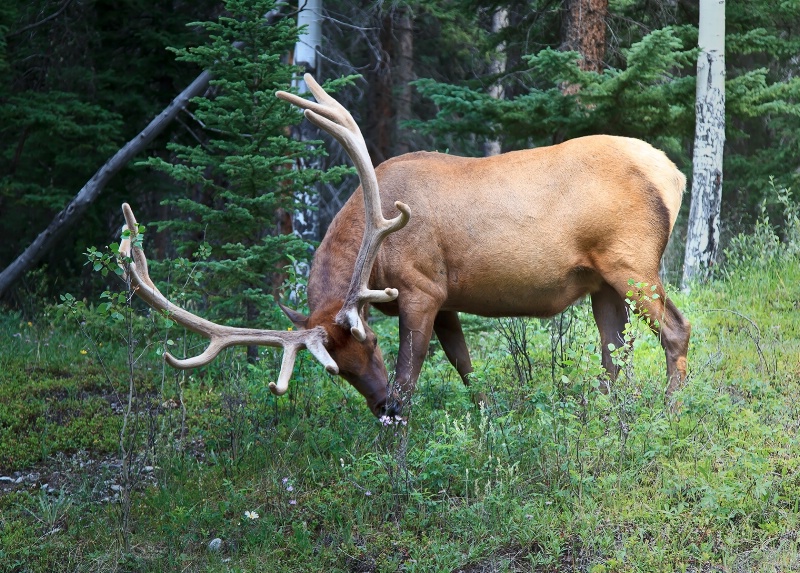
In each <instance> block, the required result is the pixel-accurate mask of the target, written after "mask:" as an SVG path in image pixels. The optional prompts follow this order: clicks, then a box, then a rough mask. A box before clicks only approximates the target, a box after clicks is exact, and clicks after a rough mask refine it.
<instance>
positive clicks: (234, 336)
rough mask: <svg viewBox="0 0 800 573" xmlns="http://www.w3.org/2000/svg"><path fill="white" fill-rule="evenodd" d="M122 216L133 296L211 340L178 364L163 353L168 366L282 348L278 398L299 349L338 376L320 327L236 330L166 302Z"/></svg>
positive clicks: (129, 215) (130, 223) (128, 216)
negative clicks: (234, 349) (242, 348)
mask: <svg viewBox="0 0 800 573" xmlns="http://www.w3.org/2000/svg"><path fill="white" fill-rule="evenodd" d="M122 213H123V214H124V215H125V222H126V223H127V224H126V227H127V229H128V230H129V231H130V233H129V237H127V238H124V239H123V240H122V242H121V243H120V247H119V251H120V254H122V255H123V256H125V257H130V258H131V261H130V262H129V263H128V264H127V269H126V270H127V276H128V277H129V278H130V282H131V285H132V287H133V289H134V292H136V294H137V295H139V297H140V298H141V299H142V300H144V301H145V302H146V303H147V304H149V305H150V306H151V307H153V308H155V309H156V310H160V311H161V312H163V313H165V314H166V315H167V316H169V318H170V319H171V320H173V321H175V322H177V323H178V324H180V325H181V326H183V327H185V328H187V329H188V330H191V331H192V332H196V333H197V334H200V335H202V336H205V337H206V338H209V339H210V340H211V342H210V343H209V345H208V348H206V350H205V352H203V353H202V354H200V355H199V356H195V357H194V358H186V359H183V360H180V359H178V358H175V357H174V356H172V354H170V353H168V352H165V353H164V359H165V360H166V361H167V363H168V364H169V365H170V366H172V367H173V368H180V369H183V370H185V369H187V368H196V367H198V366H204V365H206V364H208V363H209V362H211V361H212V360H214V358H216V357H217V355H218V354H219V353H220V352H221V351H222V350H224V349H225V348H227V347H229V346H234V345H242V344H244V345H254V344H255V345H260V346H282V347H283V360H282V361H281V373H280V375H279V376H278V383H277V384H276V383H274V382H270V383H269V389H270V390H271V391H272V393H273V394H276V395H278V396H280V395H281V394H284V393H285V392H286V390H288V389H289V379H290V378H291V376H292V369H293V368H294V362H295V358H296V357H297V351H298V350H300V349H302V348H307V349H308V350H309V351H310V352H311V354H313V355H314V357H315V358H316V359H317V360H319V361H320V363H321V364H322V365H323V366H324V367H325V370H327V371H328V372H330V373H331V374H338V373H339V367H338V366H337V365H336V362H334V360H333V358H331V355H330V354H328V351H327V350H326V349H325V342H326V340H327V334H326V333H325V329H324V328H323V327H321V326H318V327H316V328H312V329H310V330H296V331H281V330H260V329H255V328H237V327H233V326H225V325H222V324H217V323H215V322H211V321H210V320H206V319H204V318H201V317H199V316H197V315H196V314H192V313H191V312H189V311H187V310H184V309H183V308H181V307H179V306H175V305H174V304H172V303H171V302H169V300H167V298H166V297H165V296H164V295H163V294H161V292H160V291H159V290H158V289H157V288H156V286H155V285H154V284H153V281H152V280H150V275H149V273H148V271H147V258H146V257H145V255H144V251H143V250H142V249H141V247H139V246H138V245H137V241H136V237H137V235H138V225H137V223H136V218H135V217H134V216H133V211H132V210H131V207H130V205H128V204H127V203H123V204H122Z"/></svg>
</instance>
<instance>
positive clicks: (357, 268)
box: [123, 75, 690, 416]
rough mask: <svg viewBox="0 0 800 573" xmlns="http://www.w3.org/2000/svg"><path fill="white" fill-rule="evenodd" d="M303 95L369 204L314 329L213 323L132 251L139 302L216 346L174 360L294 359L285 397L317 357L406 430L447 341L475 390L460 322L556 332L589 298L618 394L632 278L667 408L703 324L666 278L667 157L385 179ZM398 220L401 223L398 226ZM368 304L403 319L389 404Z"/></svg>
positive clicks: (612, 146) (590, 145)
mask: <svg viewBox="0 0 800 573" xmlns="http://www.w3.org/2000/svg"><path fill="white" fill-rule="evenodd" d="M305 80H306V83H307V85H308V86H309V88H310V89H311V91H312V93H313V95H314V97H315V98H316V100H317V102H318V103H315V102H312V101H309V100H305V99H302V98H300V97H298V96H296V95H292V94H289V93H286V92H282V91H281V92H277V94H276V95H277V96H278V97H279V98H281V99H284V100H287V101H289V102H291V103H293V104H295V105H297V106H299V107H301V108H304V109H305V110H306V111H305V116H306V117H307V118H308V119H309V120H310V121H311V122H313V123H314V124H316V125H317V126H319V127H320V128H321V129H323V130H325V131H327V132H328V133H330V134H331V135H333V136H334V137H335V138H336V139H337V140H338V141H339V142H340V143H341V144H342V146H343V147H344V148H345V150H346V151H347V153H348V155H349V156H350V157H351V159H352V160H353V163H354V164H355V166H356V170H357V172H358V175H359V178H360V180H361V188H362V191H363V193H355V194H353V196H352V197H351V198H350V199H349V200H348V201H347V203H346V204H345V205H344V207H342V209H341V211H340V212H339V213H338V214H337V215H336V217H335V218H334V220H333V222H332V224H331V225H330V227H329V229H328V232H327V233H326V235H325V237H324V239H323V240H322V243H321V244H320V246H319V248H318V249H317V251H316V254H315V256H314V261H313V264H312V267H311V273H310V276H309V279H308V305H309V308H310V314H309V316H304V315H302V314H300V313H298V312H296V311H293V310H290V309H288V308H286V307H284V306H283V305H281V308H282V309H283V311H284V312H285V313H286V315H287V316H288V317H289V319H290V320H291V321H292V322H293V323H294V325H295V326H296V327H297V328H298V330H297V331H292V332H281V331H269V330H257V329H245V328H232V327H226V326H220V325H217V324H215V323H212V322H209V321H207V320H204V319H202V318H200V317H198V316H195V315H193V314H191V313H189V312H187V311H185V310H183V309H180V308H177V307H175V306H174V305H172V304H170V303H169V301H168V300H167V299H166V298H164V296H163V295H161V293H159V292H158V289H156V288H155V286H154V285H153V283H152V281H151V280H150V278H149V276H148V275H147V264H146V260H145V257H144V253H143V252H142V250H141V248H139V247H138V246H137V245H136V241H135V240H126V241H124V250H125V252H131V255H132V261H133V262H132V263H131V264H130V265H129V276H130V277H131V281H132V283H133V285H134V288H135V289H136V292H137V293H138V294H139V295H140V296H142V298H143V299H144V300H145V301H146V302H148V304H150V305H151V306H153V307H155V308H157V309H159V310H162V311H167V312H168V313H169V315H170V318H172V319H173V320H175V321H176V322H178V323H179V324H182V325H183V326H185V327H186V328H188V329H189V330H192V331H193V332H197V333H199V334H201V335H203V336H206V337H208V338H210V339H211V343H210V344H209V346H208V349H207V350H206V351H205V352H203V353H202V354H201V355H200V356H198V357H196V358H190V359H186V360H178V359H176V358H174V357H172V356H171V355H169V354H166V355H165V356H166V359H167V361H168V362H169V364H171V365H172V366H174V367H177V368H193V367H196V366H200V365H203V364H207V363H208V362H210V361H211V360H213V358H214V357H215V356H216V355H217V354H218V353H219V351H220V350H221V349H222V348H225V347H227V346H230V345H233V344H261V345H270V346H283V347H284V348H285V351H284V358H283V362H282V366H281V372H280V375H279V378H278V383H277V384H274V383H270V389H271V390H272V391H273V392H274V393H276V394H282V393H283V392H285V391H286V389H287V387H288V382H289V378H290V376H291V371H292V367H293V364H294V360H295V356H296V353H297V351H298V350H299V349H301V348H308V349H309V350H310V351H311V352H312V353H313V355H314V356H315V357H316V358H317V359H318V360H319V361H320V362H321V363H322V364H323V366H325V368H326V369H327V370H328V371H329V372H331V373H338V374H339V375H341V376H342V377H344V378H345V379H346V380H347V381H348V382H350V383H351V384H352V385H353V386H354V387H355V388H356V389H357V390H358V391H359V392H360V393H361V394H362V395H363V396H364V398H366V401H367V404H368V406H369V408H370V410H371V411H372V412H373V413H374V414H375V415H376V416H382V415H384V414H390V415H394V414H396V413H398V412H399V408H400V406H401V405H402V401H403V400H405V399H407V398H408V397H409V396H410V395H411V393H412V392H413V390H414V387H415V385H416V382H417V379H418V377H419V374H420V370H421V367H422V362H423V360H424V358H425V355H426V351H427V349H428V344H429V342H430V339H431V336H432V333H434V332H435V333H436V336H437V337H438V339H439V342H440V343H441V345H442V349H443V350H444V352H445V355H446V356H447V358H448V360H449V361H450V362H451V363H452V365H453V366H454V367H455V368H456V370H457V371H458V373H459V375H460V376H461V378H462V380H463V381H464V383H465V384H468V382H469V375H470V373H471V372H472V364H471V361H470V356H469V351H468V350H467V345H466V342H465V340H464V334H463V331H462V328H461V323H460V321H459V316H458V313H459V312H466V313H471V314H477V315H482V316H489V317H501V316H535V317H549V316H553V315H555V314H557V313H559V312H561V311H563V310H564V309H565V308H567V307H568V306H569V305H571V304H573V303H574V302H575V301H577V300H578V299H580V298H582V297H584V296H586V295H589V296H590V297H591V302H592V312H593V315H594V319H595V321H596V323H597V328H598V330H599V332H600V341H601V345H602V365H603V367H604V368H605V370H606V371H607V373H608V376H609V378H610V379H611V380H614V379H615V378H616V376H617V374H618V366H616V365H615V364H614V361H613V360H612V349H613V348H616V347H619V346H620V345H621V344H622V341H623V330H624V328H625V324H626V322H627V320H628V313H627V305H626V302H625V298H626V293H627V292H628V290H629V286H628V285H629V280H630V279H633V280H634V281H637V282H642V283H646V284H648V285H652V287H654V294H657V295H658V296H654V295H653V293H650V295H651V296H635V297H634V298H635V300H634V304H635V307H636V310H637V312H639V313H641V314H642V315H644V316H646V317H647V318H648V319H649V324H650V327H651V328H652V330H653V331H654V332H655V333H656V335H658V336H659V338H660V341H661V345H662V346H663V348H664V352H665V354H666V362H667V378H668V383H667V387H666V394H667V396H669V395H670V394H671V393H672V392H673V391H674V390H675V389H676V388H677V387H678V386H679V385H680V383H681V382H682V381H683V380H684V379H685V377H686V367H687V363H686V355H687V352H688V346H689V333H690V325H689V322H688V321H687V320H686V319H685V318H684V317H683V315H682V314H681V313H680V311H679V310H678V309H677V307H676V306H675V305H674V303H673V302H672V301H671V300H669V299H668V298H667V297H666V295H665V292H664V288H663V285H662V283H661V281H660V279H659V274H658V269H659V263H660V261H661V257H662V255H663V253H664V249H665V248H666V245H667V240H668V239H669V236H670V233H671V232H672V228H673V225H674V223H675V219H676V217H677V216H678V210H679V208H680V204H681V196H682V194H683V191H684V188H685V185H686V179H685V177H684V176H683V174H682V173H681V172H680V171H679V170H678V169H677V168H676V167H675V165H674V164H673V163H672V162H671V161H670V160H669V159H668V158H667V157H666V156H665V155H664V153H662V152H661V151H658V150H656V149H654V148H653V147H651V146H650V145H649V144H647V143H645V142H643V141H639V140H636V139H630V138H624V137H613V136H606V135H596V136H589V137H582V138H578V139H573V140H570V141H567V142H564V143H561V144H559V145H555V146H552V147H545V148H537V149H530V150H525V151H514V152H510V153H505V154H503V155H497V156H494V157H487V158H464V157H455V156H452V155H447V154H443V153H429V152H417V153H409V154H406V155H402V156H400V157H396V158H393V159H390V160H388V161H386V162H385V163H383V164H382V165H380V166H378V167H377V168H375V169H374V168H373V167H372V164H371V162H370V159H369V156H368V153H367V148H366V145H365V143H364V139H363V137H362V135H361V132H360V130H359V128H358V126H357V125H356V123H355V121H354V120H353V118H352V116H351V115H350V113H348V112H347V110H345V109H344V108H343V107H342V106H341V105H340V104H339V103H338V102H337V101H336V100H335V99H333V98H332V97H330V96H329V95H328V94H327V93H326V92H325V91H324V90H323V89H322V88H321V87H320V86H319V85H318V84H317V83H316V82H315V81H314V79H313V78H312V77H311V76H310V75H306V77H305ZM379 190H380V193H379ZM401 201H402V202H401ZM406 203H408V205H410V206H412V207H413V209H414V216H413V217H410V209H409V207H408V206H406ZM123 210H124V212H125V218H126V221H127V226H128V228H129V229H131V235H132V236H133V238H134V239H135V232H136V231H135V230H136V221H135V219H134V217H133V213H132V212H131V211H130V208H129V207H128V206H127V205H124V206H123ZM385 210H386V211H391V210H395V211H397V213H398V214H397V215H396V216H395V218H393V219H391V220H387V219H385V218H384V216H383V212H385ZM401 229H402V232H399V231H400V230H401ZM381 246H382V248H380V247H381ZM370 287H372V288H370ZM370 305H371V306H374V307H375V308H377V309H378V310H379V311H381V312H383V313H385V314H388V315H392V316H399V322H400V325H399V326H400V348H399V352H398V357H397V367H396V377H395V387H396V390H395V391H394V392H392V393H390V391H389V385H388V374H387V371H386V366H385V365H384V362H383V356H382V354H381V350H380V348H379V347H378V343H377V339H376V337H375V334H374V333H373V332H372V330H371V329H370V328H369V326H368V324H367V321H366V316H367V313H368V308H369V306H370Z"/></svg>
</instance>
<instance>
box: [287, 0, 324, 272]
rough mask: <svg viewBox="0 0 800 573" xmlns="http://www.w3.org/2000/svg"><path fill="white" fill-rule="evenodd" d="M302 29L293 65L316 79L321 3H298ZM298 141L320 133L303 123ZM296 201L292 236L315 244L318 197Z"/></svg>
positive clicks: (300, 195) (300, 84)
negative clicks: (301, 68)
mask: <svg viewBox="0 0 800 573" xmlns="http://www.w3.org/2000/svg"><path fill="white" fill-rule="evenodd" d="M303 26H305V30H304V31H303V32H302V34H301V36H300V37H299V38H298V39H297V43H296V44H295V50H294V63H295V65H298V66H302V67H303V68H305V70H304V71H305V72H308V73H310V74H312V75H319V74H318V72H319V70H318V69H317V68H318V59H317V48H318V47H319V46H320V44H322V0H300V2H299V12H298V14H297V27H298V28H300V27H303ZM295 88H296V89H297V93H299V94H303V93H306V92H307V91H308V88H307V87H306V84H305V82H304V81H303V79H302V77H300V78H298V79H297V80H296V82H295ZM297 137H298V138H299V139H300V140H301V141H311V140H315V139H319V130H318V129H317V128H316V127H315V126H314V125H313V124H311V122H308V121H304V122H303V123H301V124H300V126H299V127H298V134H297ZM297 200H298V203H299V204H301V205H305V206H307V208H298V209H296V210H295V212H294V213H293V214H292V227H293V230H294V232H295V233H296V234H297V235H298V236H300V237H301V238H302V239H304V240H306V241H318V240H319V239H320V238H321V237H320V225H319V194H318V193H309V192H307V191H305V190H303V191H298V192H297ZM301 274H303V275H307V274H308V273H307V269H302V270H301Z"/></svg>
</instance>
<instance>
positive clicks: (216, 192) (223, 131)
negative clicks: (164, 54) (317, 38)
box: [145, 0, 343, 326]
mask: <svg viewBox="0 0 800 573" xmlns="http://www.w3.org/2000/svg"><path fill="white" fill-rule="evenodd" d="M275 4H276V3H275V2H272V1H257V2H252V1H240V0H231V1H229V2H226V4H225V10H226V11H225V15H224V16H222V17H220V18H218V19H217V20H214V21H210V22H195V23H192V24H190V26H199V27H202V28H203V29H204V30H205V32H206V34H207V35H208V42H207V43H206V44H203V45H200V46H196V47H191V48H186V49H176V50H175V53H176V54H177V58H178V60H180V61H183V62H187V63H190V64H194V65H196V66H198V67H200V68H202V69H206V70H208V71H210V72H211V73H212V74H213V76H214V78H215V79H214V80H213V81H212V83H211V86H212V87H211V90H210V91H209V93H207V94H206V95H205V96H204V97H200V98H196V99H195V100H194V101H193V102H192V109H191V121H190V123H191V125H190V126H189V133H190V134H191V135H192V137H193V140H192V141H191V142H190V143H184V142H175V143H171V144H170V145H169V150H170V152H171V154H172V158H171V159H170V160H169V161H167V160H165V159H163V158H160V157H153V158H150V159H149V160H148V161H147V162H145V164H146V165H148V166H150V167H153V168H155V169H158V170H160V171H163V172H164V173H166V174H168V175H169V176H170V177H171V178H173V179H174V180H175V181H176V182H177V183H178V185H179V187H180V188H182V189H181V193H180V194H179V195H176V196H174V197H173V198H171V199H169V200H168V201H166V203H167V204H169V205H170V206H172V207H173V212H174V214H175V215H174V217H173V218H171V219H170V220H168V221H163V222H161V223H159V225H158V227H159V230H167V231H170V232H171V234H172V237H173V243H174V244H175V245H176V249H177V251H178V253H179V254H181V255H191V254H193V253H196V254H198V255H203V256H204V257H205V260H202V261H197V264H196V267H195V269H194V276H195V278H196V279H197V283H198V284H200V283H202V287H203V289H204V292H203V293H198V295H199V296H200V298H201V299H202V300H203V301H204V303H205V304H206V305H207V306H208V307H209V308H211V309H213V314H214V315H215V317H233V318H234V319H235V320H236V321H237V322H241V321H242V319H245V318H246V319H248V321H253V320H254V319H256V318H257V317H258V316H259V315H260V314H261V313H262V312H264V311H265V309H270V311H271V309H272V308H273V306H274V305H273V297H274V295H275V294H276V292H277V291H276V289H277V288H278V287H280V286H281V280H282V279H281V277H280V274H279V273H280V272H281V270H282V267H283V266H285V265H286V264H288V261H289V260H290V259H294V260H299V261H303V260H307V259H308V255H309V250H310V245H309V244H307V243H305V242H304V241H302V240H301V239H300V238H299V237H298V236H297V235H295V234H293V233H292V229H291V224H290V223H289V221H290V214H291V213H292V212H293V211H294V210H295V209H297V208H298V207H301V206H300V205H298V204H297V202H296V197H297V192H298V191H299V190H301V189H312V188H313V186H314V184H315V183H316V182H318V181H321V180H324V179H326V178H327V179H335V178H337V177H339V176H341V174H342V173H343V170H341V169H334V170H332V171H330V172H328V173H326V174H324V173H322V172H321V171H319V170H317V169H313V168H308V167H305V168H303V169H298V166H300V165H301V164H306V163H308V162H311V161H313V158H314V157H316V156H319V155H320V154H322V153H323V150H322V149H321V148H320V147H313V146H311V145H310V143H309V142H301V141H297V140H296V139H293V138H292V137H291V134H290V127H291V126H292V125H294V124H297V123H298V122H299V121H300V119H301V118H302V116H301V114H300V113H299V112H298V111H297V110H296V109H292V108H291V107H290V106H289V105H288V104H286V103H285V102H282V101H280V100H278V99H277V98H276V97H275V91H276V90H279V89H283V90H286V89H288V88H289V86H290V84H291V80H292V78H293V76H294V75H295V74H296V73H297V71H298V70H297V69H296V68H295V67H293V66H290V65H288V64H287V63H286V62H285V59H286V54H288V53H289V52H290V51H291V50H292V49H293V47H294V44H295V42H296V41H297V36H298V29H297V27H296V25H295V23H294V21H293V20H292V19H290V18H285V17H272V18H265V16H264V15H265V14H269V13H270V12H271V11H273V10H274V9H275ZM317 143H320V142H311V144H317ZM198 244H202V245H201V246H202V248H201V249H199V250H198ZM154 276H158V272H157V271H156V272H155V273H154ZM200 279H202V280H200ZM260 324H261V325H262V326H263V319H262V321H261V322H260Z"/></svg>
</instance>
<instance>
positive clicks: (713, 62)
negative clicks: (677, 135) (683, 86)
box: [682, 0, 725, 288]
mask: <svg viewBox="0 0 800 573" xmlns="http://www.w3.org/2000/svg"><path fill="white" fill-rule="evenodd" d="M698 44H699V47H700V55H699V56H698V58H697V99H696V102H695V116H696V119H695V122H696V123H695V142H694V157H693V175H692V198H691V206H690V209H689V228H688V232H687V236H686V255H685V258H684V263H683V283H682V284H683V288H687V287H688V286H689V284H690V283H691V282H692V281H693V280H697V279H702V278H704V277H705V276H707V274H708V271H709V269H710V268H711V266H713V265H714V263H715V262H716V259H717V252H718V250H719V217H720V206H721V203H722V152H723V148H724V145H725V0H700V36H699V42H698Z"/></svg>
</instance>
